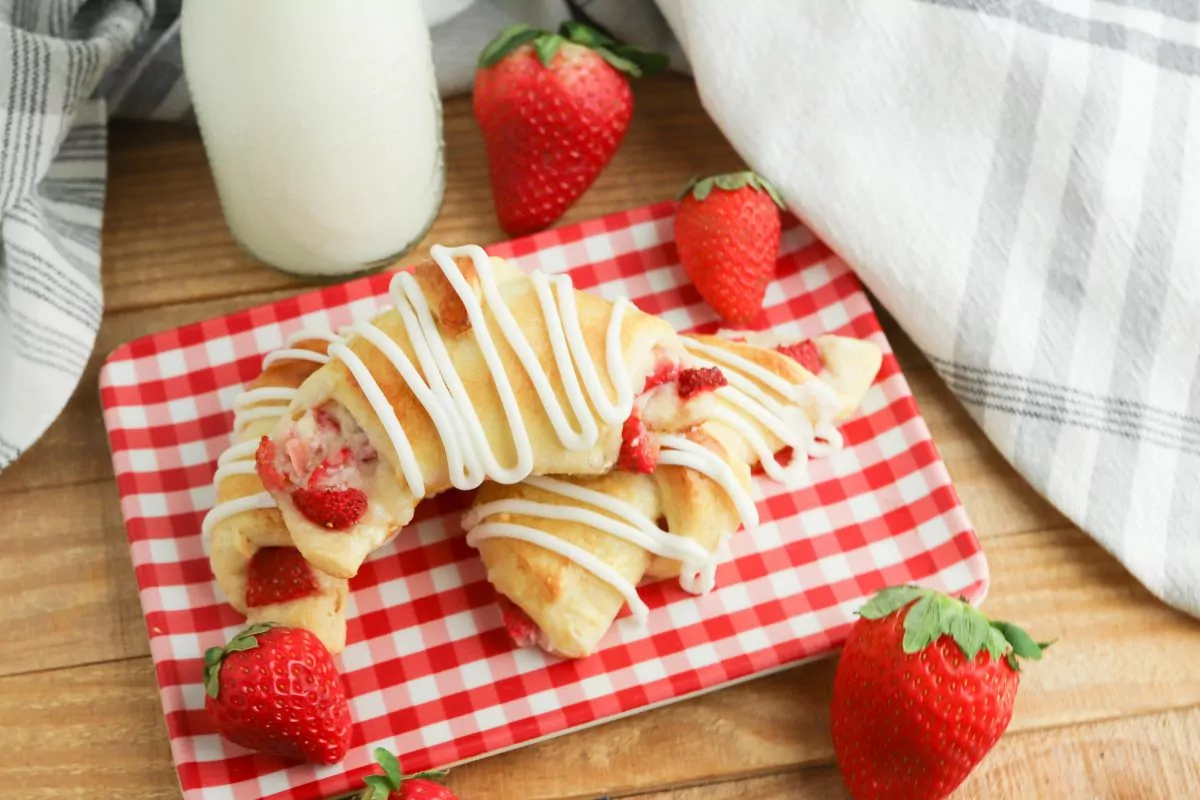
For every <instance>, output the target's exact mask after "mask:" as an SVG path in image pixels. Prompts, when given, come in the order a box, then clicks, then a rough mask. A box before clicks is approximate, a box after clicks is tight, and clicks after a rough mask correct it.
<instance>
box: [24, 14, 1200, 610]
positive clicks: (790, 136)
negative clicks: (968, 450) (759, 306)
mask: <svg viewBox="0 0 1200 800" xmlns="http://www.w3.org/2000/svg"><path fill="white" fill-rule="evenodd" d="M306 1H308V0H296V2H306ZM425 5H426V8H427V13H428V14H429V18H431V19H435V20H436V21H438V22H439V24H437V25H435V27H434V28H433V39H434V54H435V62H436V63H437V70H438V77H439V84H440V86H441V88H442V90H443V92H445V93H454V92H458V91H463V90H466V89H468V88H469V86H470V82H471V76H472V74H473V70H474V63H475V59H476V57H477V54H478V52H479V50H480V49H481V48H482V47H483V45H484V44H485V43H486V42H487V40H488V39H490V38H491V36H492V35H494V33H495V32H496V31H497V30H499V29H500V28H501V27H502V26H503V25H505V24H507V23H509V22H512V21H515V20H518V19H521V20H526V21H530V22H535V23H539V24H542V25H548V26H549V25H554V24H556V23H557V22H558V21H560V20H561V19H563V18H566V17H567V16H568V14H573V15H575V16H577V17H578V16H580V15H585V16H587V17H590V18H592V19H594V20H595V21H597V22H599V23H600V24H602V25H605V26H606V27H608V28H609V29H610V30H612V31H613V32H614V33H617V34H619V35H621V36H623V37H624V38H627V39H630V40H632V41H635V42H637V43H639V44H642V45H646V46H650V47H656V48H658V49H664V50H668V51H669V52H671V53H672V56H673V60H672V63H673V65H674V66H676V67H677V68H685V69H688V68H690V69H691V71H692V72H693V74H694V75H695V77H696V81H697V84H698V86H699V89H700V93H701V96H702V98H703V100H704V104H705V107H706V108H707V109H708V111H709V113H710V114H711V115H712V117H713V119H714V120H715V121H716V122H717V124H718V125H719V126H720V127H721V129H722V130H723V131H724V133H725V134H726V135H727V136H728V137H729V140H730V141H731V142H732V143H733V145H734V147H736V148H737V150H738V151H739V152H740V153H741V154H742V156H743V157H744V158H745V159H746V161H747V163H748V164H750V165H751V166H752V167H754V168H755V169H756V170H758V171H759V172H761V173H762V174H764V175H766V176H768V177H769V178H771V179H772V180H773V181H774V182H775V183H776V184H778V186H779V187H780V189H781V190H782V192H783V195H784V197H785V198H786V200H787V202H788V205H789V206H790V207H791V208H792V209H793V210H794V211H796V212H797V213H798V214H799V215H800V216H801V217H802V218H803V219H804V220H805V222H806V223H807V224H808V225H809V226H810V227H812V229H813V230H814V231H815V232H816V233H817V234H818V235H819V236H820V237H821V238H823V239H824V240H825V241H826V242H828V243H829V244H830V245H831V246H832V247H833V249H834V250H835V251H837V252H838V253H840V254H841V255H843V256H844V257H845V258H846V260H847V261H848V262H849V263H851V264H852V265H853V266H854V267H855V269H856V270H857V271H858V273H859V274H860V275H861V276H862V278H863V280H864V281H865V283H866V284H867V285H868V287H869V288H870V289H871V290H872V292H873V293H874V294H875V296H876V297H877V298H878V299H879V301H880V302H881V303H882V304H883V305H884V306H886V307H887V309H888V310H889V311H890V312H891V313H892V314H893V315H894V316H895V317H896V319H897V320H898V321H899V322H900V324H901V325H902V326H903V327H904V329H905V330H906V331H907V332H908V333H909V334H910V335H911V336H912V338H913V339H914V341H915V342H916V343H917V344H918V346H920V347H921V349H922V350H923V351H924V352H925V353H926V354H927V355H928V356H929V359H930V361H931V362H932V363H933V364H934V366H935V367H936V368H937V370H938V371H939V373H940V374H941V375H942V377H943V378H944V379H945V380H946V382H947V384H948V386H949V387H950V388H951V389H952V390H953V391H954V393H955V394H956V395H957V396H958V397H959V399H961V400H962V402H963V403H964V404H965V405H966V407H967V408H968V409H969V410H970V412H971V413H972V415H973V416H974V417H975V419H976V420H978V422H979V423H980V425H981V426H982V427H983V429H984V430H985V431H986V433H987V435H988V436H989V437H990V438H991V440H992V441H993V442H995V444H996V446H997V447H998V448H999V449H1000V451H1001V452H1002V453H1003V454H1004V455H1005V457H1007V458H1008V459H1009V460H1010V461H1012V463H1013V464H1014V465H1015V466H1016V468H1017V469H1018V470H1019V471H1020V472H1021V474H1022V475H1024V476H1025V477H1026V478H1027V479H1028V480H1029V481H1030V482H1031V483H1032V485H1033V486H1034V487H1036V488H1037V489H1038V491H1040V492H1042V493H1043V494H1044V495H1045V496H1046V497H1047V498H1049V500H1050V501H1051V502H1052V503H1054V504H1055V505H1056V506H1057V507H1058V508H1059V509H1061V510H1062V511H1063V513H1065V514H1066V515H1067V516H1068V517H1070V518H1071V519H1072V520H1073V521H1074V522H1076V523H1077V524H1079V525H1080V527H1082V528H1083V529H1084V530H1086V531H1087V532H1088V533H1090V534H1091V535H1092V536H1094V537H1095V538H1096V539H1097V540H1098V541H1099V542H1100V543H1101V544H1102V545H1103V546H1105V547H1106V548H1107V549H1108V550H1110V551H1111V552H1112V553H1113V554H1114V555H1116V556H1117V557H1118V558H1119V559H1121V561H1122V562H1124V563H1125V564H1126V566H1128V567H1129V569H1130V570H1131V571H1132V572H1133V573H1134V574H1135V575H1136V576H1137V577H1138V578H1139V579H1140V580H1141V581H1142V582H1143V583H1145V584H1146V586H1148V587H1149V588H1150V590H1151V591H1153V592H1154V593H1155V594H1157V595H1158V596H1159V597H1161V598H1163V599H1164V600H1166V601H1167V602H1169V603H1171V604H1173V605H1175V606H1177V607H1179V608H1182V609H1185V610H1187V611H1189V612H1191V613H1193V614H1200V87H1198V85H1197V75H1198V74H1200V4H1197V3H1195V2H1188V1H1187V0H836V2H835V1H834V0H827V1H826V2H803V3H800V2H794V1H793V0H759V2H757V3H752V4H746V3H733V2H728V0H659V3H658V7H655V6H654V5H652V4H650V3H649V2H645V1H641V2H639V0H592V2H585V1H584V0H576V2H573V3H571V4H570V5H571V6H572V7H571V8H568V7H567V5H566V4H564V3H562V2H559V0H475V1H474V2H471V0H453V2H438V0H427V2H426V4H425ZM178 6H179V1H178V0H173V1H172V2H165V1H164V0H160V2H158V3H157V5H156V4H155V3H154V2H153V0H141V2H134V0H110V1H109V2H101V3H97V2H91V3H87V4H86V5H85V3H84V2H83V0H0V63H5V60H6V59H7V60H8V63H10V64H12V65H13V69H12V70H11V71H10V73H9V77H8V78H7V79H5V78H4V77H3V76H4V73H0V110H3V116H2V117H0V123H2V124H0V135H3V136H5V137H6V138H5V140H4V141H5V142H6V143H9V144H8V146H5V147H4V148H2V149H0V213H2V214H3V224H2V227H0V237H2V239H3V254H2V256H3V261H2V262H0V467H2V466H3V465H4V464H6V463H8V462H9V461H11V460H12V459H13V458H15V456H16V454H18V453H19V452H20V451H21V450H22V449H24V448H26V447H28V446H29V445H30V444H31V443H32V442H33V441H34V440H35V439H36V438H37V436H39V435H40V433H41V431H42V430H43V429H44V428H45V427H46V425H48V424H49V421H50V420H52V419H53V417H54V415H56V414H57V413H58V410H59V409H61V407H62V405H63V404H64V403H65V402H66V399H67V397H68V395H69V393H70V391H71V390H72V387H73V386H74V383H75V381H76V380H77V377H78V374H79V372H80V371H81V370H82V365H83V362H84V361H85V360H86V357H87V354H88V352H89V350H90V348H91V344H92V341H93V337H94V333H95V329H96V326H97V325H98V321H99V302H100V301H99V282H98V247H99V242H98V230H99V220H100V216H99V209H100V207H101V205H102V202H103V174H104V173H103V124H102V121H103V118H104V114H105V107H104V105H103V102H104V99H107V100H108V111H109V113H113V112H115V113H118V114H124V115H130V116H140V117H150V118H166V119H178V118H184V117H187V116H188V114H189V110H188V101H187V93H186V88H185V86H184V84H183V82H182V71H181V69H180V59H179V50H178V39H177V36H176V35H175V34H176V30H175V25H176V19H177V16H178V10H179V8H178ZM139 29H140V30H142V31H148V32H144V33H143V34H142V35H141V37H140V38H139V39H137V40H136V42H135V37H134V33H136V31H137V30H139ZM33 32H38V33H40V34H41V36H40V37H35V36H34V35H33ZM123 51H129V54H128V55H127V56H126V57H125V58H124V59H123V60H121V61H120V62H119V64H118V62H117V59H116V55H117V54H119V53H120V52H123ZM114 65H115V66H114ZM689 65H690V66H689ZM110 66H111V67H113V68H112V69H110V70H109V71H108V72H107V74H106V75H104V77H103V79H102V80H101V75H102V74H104V72H105V68H106V67H110ZM97 81H101V82H100V84H99V95H98V99H95V100H87V99H85V98H87V97H88V96H89V94H91V92H92V89H93V88H95V87H96V86H97ZM86 390H87V391H91V390H92V389H91V387H87V389H86Z"/></svg>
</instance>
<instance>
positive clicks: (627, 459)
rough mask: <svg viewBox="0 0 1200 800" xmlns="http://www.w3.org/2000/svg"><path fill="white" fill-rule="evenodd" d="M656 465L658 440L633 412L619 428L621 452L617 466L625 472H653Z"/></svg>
mask: <svg viewBox="0 0 1200 800" xmlns="http://www.w3.org/2000/svg"><path fill="white" fill-rule="evenodd" d="M657 465H658V442H657V440H655V439H654V437H653V436H651V435H650V432H649V431H647V430H646V425H645V423H644V422H642V419H641V417H639V416H638V415H637V414H634V415H633V416H631V417H630V418H629V419H627V420H625V425H624V426H623V427H622V428H621V452H620V454H619V455H618V456H617V468H618V469H623V470H625V471H626V472H642V473H651V472H654V467H655V466H657Z"/></svg>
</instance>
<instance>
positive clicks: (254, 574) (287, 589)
mask: <svg viewBox="0 0 1200 800" xmlns="http://www.w3.org/2000/svg"><path fill="white" fill-rule="evenodd" d="M316 591H317V576H316V574H315V573H314V572H313V569H312V566H310V565H309V563H308V562H307V561H305V560H304V556H302V555H301V554H300V551H299V550H297V549H296V548H294V547H260V548H259V549H258V550H256V551H255V553H254V556H253V557H252V558H251V559H250V566H249V568H248V569H247V572H246V605H248V606H249V607H250V608H258V607H259V606H269V605H272V604H274V603H286V602H288V601H289V600H297V599H299V598H301V597H307V596H309V595H310V594H312V593H314V592H316Z"/></svg>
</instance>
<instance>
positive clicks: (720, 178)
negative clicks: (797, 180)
mask: <svg viewBox="0 0 1200 800" xmlns="http://www.w3.org/2000/svg"><path fill="white" fill-rule="evenodd" d="M747 186H749V187H750V188H752V189H754V190H755V191H758V192H765V193H766V194H767V196H768V197H770V198H771V200H772V201H773V202H774V203H775V205H777V206H779V207H780V208H784V205H783V198H782V197H781V196H780V194H779V190H778V189H776V188H775V185H774V184H772V183H771V182H770V181H768V180H767V179H766V178H764V177H763V176H761V175H759V174H758V173H757V172H754V171H753V170H744V171H742V172H727V173H725V174H724V175H710V176H708V177H707V178H692V179H691V180H690V181H688V184H687V186H685V187H683V191H682V192H680V193H679V196H678V197H677V198H676V199H678V200H682V199H683V198H685V197H687V196H688V195H689V194H690V195H691V196H692V197H694V198H696V199H697V200H700V201H703V200H705V199H707V197H708V196H709V195H710V194H712V191H713V189H722V190H724V191H726V192H736V191H737V190H738V189H742V188H745V187H747Z"/></svg>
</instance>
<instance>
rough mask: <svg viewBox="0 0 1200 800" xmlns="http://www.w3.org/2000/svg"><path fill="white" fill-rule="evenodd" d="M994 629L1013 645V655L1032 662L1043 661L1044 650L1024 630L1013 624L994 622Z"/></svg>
mask: <svg viewBox="0 0 1200 800" xmlns="http://www.w3.org/2000/svg"><path fill="white" fill-rule="evenodd" d="M992 627H993V628H995V629H996V630H998V631H1000V633H1001V634H1003V635H1004V638H1005V639H1007V640H1008V643H1009V644H1010V645H1012V651H1013V653H1014V654H1015V655H1017V656H1018V657H1019V658H1028V659H1030V660H1031V661H1041V660H1042V648H1041V647H1040V646H1038V643H1037V642H1035V641H1034V640H1033V637H1031V636H1030V635H1029V634H1028V633H1026V632H1025V631H1024V630H1023V629H1021V628H1019V627H1018V626H1016V625H1013V624H1012V623H1011V622H993V623H992Z"/></svg>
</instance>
